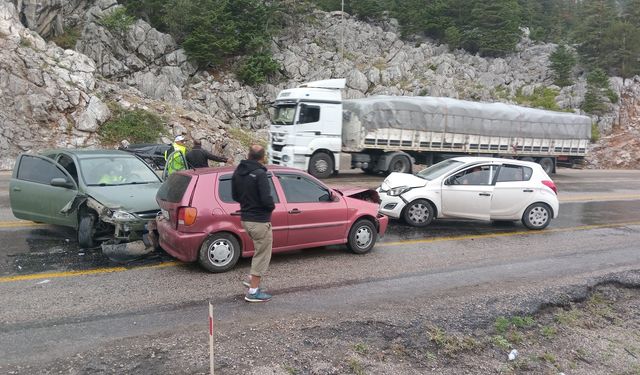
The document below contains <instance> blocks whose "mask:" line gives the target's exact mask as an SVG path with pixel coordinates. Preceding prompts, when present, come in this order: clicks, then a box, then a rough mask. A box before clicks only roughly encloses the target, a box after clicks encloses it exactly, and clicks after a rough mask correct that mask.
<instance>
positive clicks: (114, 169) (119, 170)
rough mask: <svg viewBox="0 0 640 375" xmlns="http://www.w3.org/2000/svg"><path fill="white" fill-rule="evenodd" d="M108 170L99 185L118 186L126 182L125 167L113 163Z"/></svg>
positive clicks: (108, 166)
mask: <svg viewBox="0 0 640 375" xmlns="http://www.w3.org/2000/svg"><path fill="white" fill-rule="evenodd" d="M106 169H107V174H105V175H102V177H100V180H98V183H99V184H105V185H116V184H121V183H123V182H124V176H123V174H124V166H123V165H122V164H119V163H116V162H111V163H110V164H109V165H107V168H106Z"/></svg>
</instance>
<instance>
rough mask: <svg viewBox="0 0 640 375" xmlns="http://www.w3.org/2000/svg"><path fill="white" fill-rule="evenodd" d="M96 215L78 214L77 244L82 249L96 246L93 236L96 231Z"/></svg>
mask: <svg viewBox="0 0 640 375" xmlns="http://www.w3.org/2000/svg"><path fill="white" fill-rule="evenodd" d="M95 222H96V216H95V215H94V214H90V213H86V214H83V215H82V216H80V222H79V223H78V245H80V248H83V249H91V248H94V247H96V241H95V240H94V236H95V233H96V227H95Z"/></svg>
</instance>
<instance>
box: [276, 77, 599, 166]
mask: <svg viewBox="0 0 640 375" xmlns="http://www.w3.org/2000/svg"><path fill="white" fill-rule="evenodd" d="M345 84H346V80H345V79H330V80H324V81H315V82H309V83H306V84H303V85H300V86H299V87H296V88H292V89H286V90H282V91H281V92H280V93H279V94H278V96H277V98H276V100H275V102H274V103H273V107H274V111H273V113H272V124H271V126H270V132H269V135H270V139H269V162H270V163H271V164H278V165H284V166H290V167H296V168H300V169H303V170H306V171H308V172H309V173H311V174H312V175H314V176H316V177H318V178H326V177H329V176H331V175H332V174H335V173H337V171H338V170H339V169H340V167H341V166H340V159H341V155H342V154H345V153H346V154H349V155H350V156H351V168H352V169H354V168H360V169H362V170H363V171H364V172H367V173H391V172H405V173H406V172H409V173H410V172H411V171H412V168H413V164H416V163H417V164H425V165H431V164H434V163H436V162H439V161H441V160H444V159H447V158H450V157H455V156H461V155H475V156H491V157H503V158H514V159H520V160H527V161H535V162H537V163H539V164H540V165H541V166H542V167H543V169H544V170H545V172H547V173H554V172H555V169H556V166H557V165H563V166H569V167H576V166H580V165H582V164H583V161H584V156H585V155H586V153H587V149H588V145H589V142H590V140H591V118H589V117H588V116H581V115H576V114H572V113H567V112H554V111H547V110H541V109H534V108H526V107H521V106H516V105H509V104H504V103H480V102H471V101H465V100H457V99H451V98H441V97H427V96H372V97H367V98H362V99H349V100H342V94H341V89H343V88H344V87H345Z"/></svg>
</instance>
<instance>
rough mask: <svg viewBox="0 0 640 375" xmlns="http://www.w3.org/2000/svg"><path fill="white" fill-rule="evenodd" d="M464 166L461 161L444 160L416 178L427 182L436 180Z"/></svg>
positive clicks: (423, 171) (421, 172) (422, 171)
mask: <svg viewBox="0 0 640 375" xmlns="http://www.w3.org/2000/svg"><path fill="white" fill-rule="evenodd" d="M462 164H464V163H462V162H461V161H457V160H453V159H448V160H444V161H441V162H440V163H438V164H434V165H432V166H430V167H429V168H426V169H423V170H421V171H420V172H418V173H417V174H416V176H418V177H420V178H424V179H425V180H428V181H431V180H433V179H435V178H438V177H440V176H442V175H443V174H445V173H447V172H449V171H453V170H455V169H456V168H458V167H460V166H461V165H462Z"/></svg>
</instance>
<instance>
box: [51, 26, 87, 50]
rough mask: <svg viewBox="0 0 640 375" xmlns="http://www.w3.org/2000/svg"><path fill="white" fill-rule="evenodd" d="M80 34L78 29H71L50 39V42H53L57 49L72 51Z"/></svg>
mask: <svg viewBox="0 0 640 375" xmlns="http://www.w3.org/2000/svg"><path fill="white" fill-rule="evenodd" d="M80 34H81V32H80V28H79V27H73V28H70V29H68V30H65V31H64V33H62V34H61V35H58V36H55V37H53V38H51V41H52V42H54V43H55V44H56V45H57V46H58V47H61V48H64V49H74V48H75V47H76V42H77V41H78V39H80Z"/></svg>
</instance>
